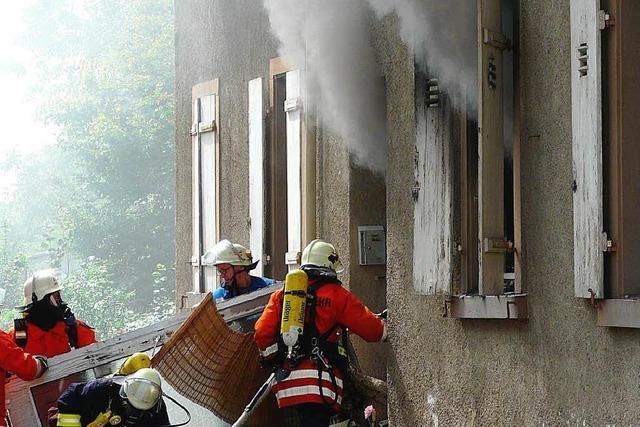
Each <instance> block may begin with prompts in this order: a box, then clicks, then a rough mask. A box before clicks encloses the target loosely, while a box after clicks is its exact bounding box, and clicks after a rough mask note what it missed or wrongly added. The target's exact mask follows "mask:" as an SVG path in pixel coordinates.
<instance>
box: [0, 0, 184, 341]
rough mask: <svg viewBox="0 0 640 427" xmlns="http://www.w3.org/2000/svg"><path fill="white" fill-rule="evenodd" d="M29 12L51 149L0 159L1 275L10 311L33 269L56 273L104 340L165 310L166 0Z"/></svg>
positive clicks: (74, 0)
mask: <svg viewBox="0 0 640 427" xmlns="http://www.w3.org/2000/svg"><path fill="white" fill-rule="evenodd" d="M27 17H28V24H27V26H28V31H27V32H26V33H27V34H28V38H27V39H26V40H25V43H26V45H27V46H28V47H29V48H30V49H31V50H32V51H33V52H34V54H35V57H36V58H37V68H38V70H39V74H40V77H41V79H40V81H39V83H38V84H37V85H36V86H35V87H34V91H36V92H37V93H39V94H40V95H41V97H43V98H44V99H46V100H47V101H46V102H45V103H44V105H43V106H42V118H43V120H46V121H47V122H48V123H49V124H50V125H52V126H54V127H55V128H56V129H57V130H58V142H57V144H56V145H54V146H51V147H48V148H47V149H46V150H45V151H43V152H42V153H39V154H37V155H35V156H31V157H29V158H27V157H20V156H17V155H9V156H6V157H5V158H3V159H0V165H1V166H2V167H3V169H6V170H13V171H14V172H15V173H16V175H17V177H18V180H17V182H18V183H17V187H16V190H15V193H14V194H13V196H12V198H11V199H10V200H5V201H2V200H0V215H1V216H0V218H3V219H4V220H5V230H4V234H1V235H0V236H4V237H3V239H4V244H3V243H1V241H0V245H3V246H2V248H0V250H2V251H4V255H2V253H0V278H1V279H0V280H2V281H3V282H5V284H6V285H7V286H8V288H7V289H8V294H7V305H17V304H22V296H21V286H22V282H23V281H24V279H25V278H26V277H27V276H28V275H29V274H31V272H32V271H33V270H35V269H38V268H47V267H57V268H60V269H61V270H62V271H63V272H64V273H65V274H66V275H67V278H66V280H65V286H66V288H65V290H64V294H63V297H64V298H65V299H66V300H68V302H69V304H70V306H71V307H72V309H73V310H74V312H76V313H77V316H78V318H81V319H83V320H86V321H87V322H88V323H90V324H92V326H94V327H95V328H96V330H97V331H98V332H99V334H100V336H101V337H102V338H107V337H110V336H113V335H114V334H117V333H120V332H122V331H123V330H126V329H130V328H131V327H134V326H142V325H144V324H148V323H150V322H153V321H155V320H158V319H160V318H163V317H166V316H167V315H170V314H171V313H173V310H174V294H173V292H174V282H175V274H174V253H175V251H174V246H175V243H174V240H175V236H174V202H175V197H174V162H175V161H174V154H175V151H174V146H173V141H174V124H173V123H174V120H173V117H174V112H173V78H174V66H173V60H174V54H173V2H172V1H170V0H137V1H129V0H111V1H108V2H105V1H102V0H41V1H38V2H34V3H33V5H32V6H30V9H29V10H28V14H27ZM20 257H22V258H20ZM18 259H21V260H22V261H21V262H23V263H22V264H20V262H18ZM16 263H17V264H16ZM18 291H19V292H18ZM6 313H7V310H6V309H5V310H4V311H2V312H0V321H2V320H3V319H4V318H5V317H6ZM3 326H6V324H5V323H3Z"/></svg>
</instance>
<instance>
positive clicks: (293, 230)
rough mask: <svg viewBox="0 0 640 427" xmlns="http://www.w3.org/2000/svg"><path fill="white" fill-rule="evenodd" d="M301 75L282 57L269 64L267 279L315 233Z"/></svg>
mask: <svg viewBox="0 0 640 427" xmlns="http://www.w3.org/2000/svg"><path fill="white" fill-rule="evenodd" d="M302 93H303V73H302V71H301V70H294V69H292V68H291V67H289V66H288V65H287V64H286V63H285V61H284V60H283V59H282V58H276V59H272V60H271V63H270V113H269V122H270V124H271V139H270V141H269V147H268V160H267V168H268V172H267V179H268V180H269V186H268V188H267V192H266V193H267V195H266V197H267V200H269V204H268V206H267V218H269V219H268V220H267V224H266V226H267V227H266V229H267V235H268V244H267V254H268V255H267V256H268V259H269V261H270V262H269V265H268V269H267V270H268V271H267V274H269V275H270V276H271V277H284V276H285V275H286V273H287V271H288V269H291V268H295V266H297V263H298V260H299V257H300V252H301V251H302V247H303V245H304V244H306V242H308V241H310V240H312V239H313V238H314V237H315V185H316V180H315V157H316V154H315V143H314V137H313V135H312V134H311V133H310V132H309V130H308V129H307V120H306V116H307V111H306V110H305V108H304V106H303V103H302Z"/></svg>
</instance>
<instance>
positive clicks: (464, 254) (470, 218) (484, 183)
mask: <svg viewBox="0 0 640 427" xmlns="http://www.w3.org/2000/svg"><path fill="white" fill-rule="evenodd" d="M477 7H478V20H477V22H478V38H477V40H478V118H477V122H473V121H472V120H470V119H469V117H468V114H469V113H468V112H467V111H464V110H463V111H459V112H456V113H455V114H454V118H453V120H452V123H453V126H454V130H453V135H454V144H459V146H458V149H457V155H458V163H457V165H456V166H457V173H456V177H457V180H458V183H457V184H456V185H455V188H456V192H457V194H458V196H457V199H458V203H459V204H458V207H457V209H458V212H459V213H458V214H457V218H456V231H454V233H455V237H456V238H457V239H458V243H457V244H456V245H455V246H456V247H455V248H453V249H454V254H456V258H457V260H456V264H457V267H454V268H457V271H455V272H454V280H453V282H454V286H453V287H452V288H453V289H452V292H451V295H449V296H448V297H446V298H445V301H444V307H443V308H444V315H445V317H451V318H459V319H527V318H528V305H527V298H526V297H527V295H526V293H523V290H522V235H521V207H520V203H521V185H520V184H521V182H520V93H519V76H518V74H519V73H518V71H519V68H518V59H519V57H518V53H519V51H518V40H519V34H518V25H517V17H518V16H519V2H518V1H514V3H513V8H514V9H513V14H514V29H513V32H514V34H513V38H514V43H512V44H509V42H508V40H507V39H506V36H504V35H503V34H502V33H501V31H502V13H503V10H502V5H501V1H500V0H478V1H477ZM496 29H500V31H496ZM506 49H513V99H512V100H513V130H512V132H513V133H512V137H513V151H512V160H513V175H512V182H513V189H512V190H513V194H512V198H511V196H510V197H509V198H508V199H510V200H513V206H512V208H513V241H508V240H507V239H506V237H505V236H504V229H505V227H504V220H505V217H504V208H505V193H504V191H505V188H504V179H505V176H504V159H505V142H504V141H505V138H504V134H503V132H504V125H503V119H504V117H505V111H503V108H504V94H503V78H502V75H504V67H503V51H504V50H506ZM490 61H491V63H492V67H490V66H489V62H490ZM490 70H491V71H493V72H495V74H494V73H491V72H490ZM493 77H495V78H497V80H498V84H497V85H496V84H495V83H494V82H493V81H492V79H493ZM456 103H457V104H458V105H468V103H467V102H466V99H459V100H457V101H456ZM474 123H475V125H476V126H477V129H474ZM476 131H477V134H478V139H477V152H478V157H477V169H476V168H475V167H474V164H476V163H474V162H475V159H473V157H472V153H474V152H475V149H476V146H475V145H474V144H472V145H469V144H470V143H471V142H470V139H469V137H470V136H471V135H472V134H471V132H476ZM474 186H475V187H474ZM474 188H477V194H478V198H477V199H478V202H477V208H476V207H475V206H474V205H473V203H474V199H475V197H474V192H475V190H474ZM476 215H477V217H476ZM475 218H477V220H476V219H475ZM474 224H475V225H474ZM507 252H511V253H513V256H514V273H513V281H514V290H513V292H508V293H505V292H504V283H505V276H506V273H505V264H506V263H505V254H506V253H507ZM474 254H478V255H474Z"/></svg>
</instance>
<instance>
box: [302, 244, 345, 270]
mask: <svg viewBox="0 0 640 427" xmlns="http://www.w3.org/2000/svg"><path fill="white" fill-rule="evenodd" d="M300 265H301V266H302V267H304V266H308V267H325V268H328V269H330V270H332V271H334V272H336V273H342V271H343V270H344V268H343V267H342V263H341V262H340V257H339V256H338V251H336V248H335V247H334V246H333V245H332V244H331V243H327V242H325V241H324V240H321V239H315V240H314V241H312V242H311V243H309V244H308V245H307V247H306V248H304V250H303V251H302V256H301V258H300Z"/></svg>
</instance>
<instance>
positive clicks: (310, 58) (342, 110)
mask: <svg viewBox="0 0 640 427" xmlns="http://www.w3.org/2000/svg"><path fill="white" fill-rule="evenodd" d="M264 5H265V8H266V10H267V12H268V14H269V20H270V23H271V28H272V31H273V33H274V34H275V35H276V37H277V38H278V40H279V41H280V49H279V53H280V55H281V56H283V57H285V58H286V60H287V61H289V62H292V65H294V66H295V67H296V68H299V69H301V70H305V72H306V73H305V84H306V89H305V91H304V93H305V95H304V102H306V103H307V105H309V103H311V104H313V106H314V107H315V108H316V110H317V111H318V113H319V114H320V116H321V117H322V119H323V121H324V123H325V124H326V125H327V126H328V127H329V128H330V129H332V130H333V131H334V132H336V133H337V134H338V135H340V137H341V138H342V140H343V141H344V143H345V144H346V146H347V149H348V150H349V152H350V153H351V154H352V155H353V159H354V161H355V163H357V164H359V165H361V166H364V167H367V168H369V169H371V170H373V171H375V172H377V173H380V174H384V172H385V169H386V160H387V137H386V131H385V123H386V118H385V117H386V115H385V107H386V105H385V101H384V85H383V80H382V73H381V72H380V70H379V68H378V65H377V62H376V58H375V53H374V50H373V48H372V46H371V42H370V39H369V34H370V30H369V17H370V14H371V11H370V9H369V7H368V5H367V3H366V2H365V1H364V0H349V1H344V0H264Z"/></svg>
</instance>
